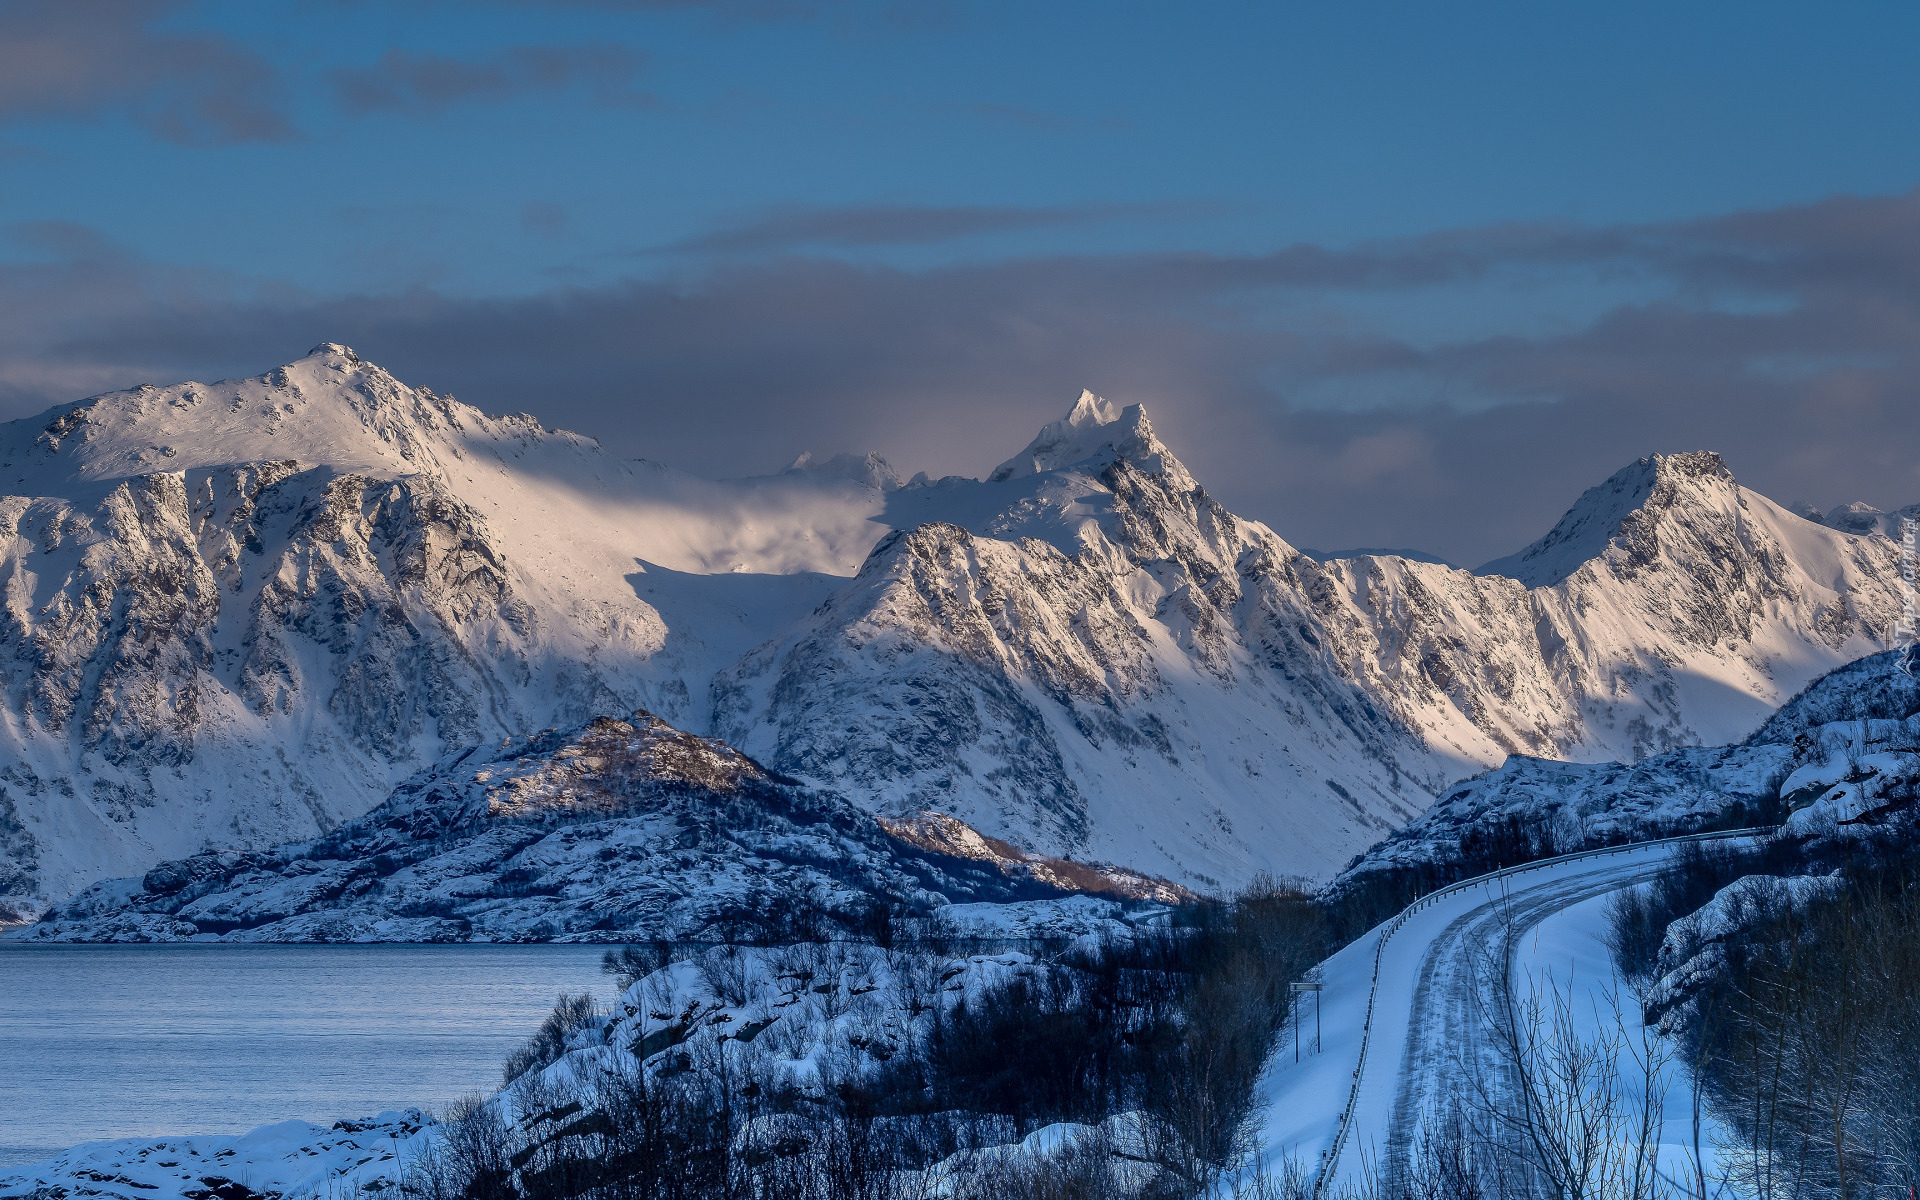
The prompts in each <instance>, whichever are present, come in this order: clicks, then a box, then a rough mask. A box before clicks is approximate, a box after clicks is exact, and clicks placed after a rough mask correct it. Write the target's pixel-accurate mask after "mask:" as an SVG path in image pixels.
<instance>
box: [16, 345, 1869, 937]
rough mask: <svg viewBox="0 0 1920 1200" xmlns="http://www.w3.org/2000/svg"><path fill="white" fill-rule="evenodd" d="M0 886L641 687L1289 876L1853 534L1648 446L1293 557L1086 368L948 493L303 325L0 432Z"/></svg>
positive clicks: (1550, 734) (1864, 568)
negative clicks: (276, 357)
mask: <svg viewBox="0 0 1920 1200" xmlns="http://www.w3.org/2000/svg"><path fill="white" fill-rule="evenodd" d="M0 492H5V493H9V494H6V495H0V525H3V526H4V529H5V532H6V533H8V534H10V536H8V537H6V538H4V540H0V578H4V581H5V589H6V591H5V613H4V615H0V673H3V674H4V688H5V695H4V704H3V705H0V761H4V766H0V895H10V896H14V897H16V898H19V897H26V898H29V900H31V899H32V898H54V897H58V896H61V895H65V894H68V893H70V892H72V891H73V890H74V889H76V888H77V887H79V886H81V885H83V884H85V883H87V882H88V881H90V880H93V879H97V878H101V877H104V876H111V875H126V874H137V873H138V872H140V871H143V870H145V869H146V868H147V867H148V866H150V865H151V864H152V863H153V862H155V861H158V860H159V859H161V858H166V857H179V856H182V855H188V854H191V853H194V852H196V851H199V850H202V849H210V848H216V847H242V848H248V847H261V846H266V845H271V844H274V843H278V842H285V841H292V840H298V839H303V838H310V837H313V836H315V835H318V834H321V833H324V832H325V831H326V830H328V829H330V828H333V827H334V826H335V825H337V824H339V823H340V822H342V821H345V820H348V819H351V818H353V817H355V816H357V815H359V814H361V813H364V812H366V811H367V810H368V809H370V808H371V807H373V806H374V805H375V804H377V803H379V802H380V801H381V800H382V799H383V798H384V797H386V796H387V795H388V793H389V791H390V790H391V789H392V788H393V787H394V786H395V785H396V784H397V783H399V782H400V781H401V780H403V779H405V778H407V777H408V776H410V775H411V774H413V773H414V772H415V771H417V770H419V769H421V768H423V767H425V766H426V765H428V764H430V763H432V762H434V761H435V760H436V759H438V758H439V757H440V756H442V755H443V754H445V753H447V752H449V751H452V750H455V749H458V748H461V747H464V746H468V745H471V744H474V743H478V742H498V741H500V740H501V739H505V738H508V737H513V736H521V735H525V734H527V733H529V732H530V731H534V730H539V729H542V728H546V727H549V726H564V725H568V724H572V723H576V722H578V721H581V720H585V719H588V718H591V717H594V716H601V715H619V714H624V713H626V712H629V711H631V710H632V709H633V708H635V707H639V706H645V707H646V708H648V709H649V710H651V711H653V712H657V713H659V714H661V716H662V717H664V718H666V719H668V720H671V721H673V722H674V723H676V724H677V725H679V726H681V727H684V728H687V729H690V730H692V731H694V732H697V733H713V734H716V735H718V736H721V737H724V738H725V739H727V740H728V741H730V742H733V743H734V744H737V745H739V746H741V747H742V748H743V749H744V750H746V751H747V752H748V753H751V754H753V755H754V756H756V757H757V758H759V759H761V760H762V761H765V762H767V763H768V764H769V765H770V766H772V767H773V768H774V769H776V770H779V771H782V772H785V773H788V774H791V775H793V776H796V777H799V778H802V779H804V780H806V781H808V782H809V783H812V784H815V785H818V786H821V787H826V788H831V789H835V790H839V791H841V792H843V793H844V794H846V795H847V796H848V797H849V798H850V799H852V800H854V801H856V802H858V803H861V804H865V805H868V806H869V807H871V808H873V809H875V810H877V811H879V812H881V813H884V814H886V815H887V816H889V818H893V819H901V818H906V817H910V816H911V815H913V814H915V813H920V812H924V811H929V810H931V811H936V812H940V813H946V814H950V815H952V816H954V817H956V818H959V819H963V820H965V821H967V822H969V823H971V824H972V825H974V826H976V827H978V828H979V829H980V830H982V831H983V832H984V833H987V834H990V835H994V836H999V837H1004V838H1006V839H1007V840H1009V841H1011V842H1013V843H1015V844H1018V845H1020V846H1022V847H1024V848H1026V849H1028V850H1031V851H1034V852H1038V853H1041V854H1051V855H1062V856H1068V857H1073V858H1080V859H1086V858H1091V859H1096V860H1102V861H1107V862H1112V863H1116V864H1120V865H1123V866H1127V867H1131V868H1135V869H1139V870H1143V871H1146V872H1149V873H1153V874H1157V875H1165V876H1168V877H1170V878H1172V879H1174V880H1176V881H1178V882H1180V883H1183V884H1185V885H1187V886H1192V887H1197V888H1201V889H1212V888H1218V887H1226V886H1231V885H1233V884H1235V883H1237V882H1239V881H1241V880H1244V879H1245V878H1247V877H1248V876H1249V875H1250V874H1251V873H1252V872H1254V871H1256V870H1273V871H1279V872H1283V873H1300V874H1306V875H1315V876H1318V875H1322V874H1324V873H1326V872H1327V871H1329V870H1330V869H1332V868H1333V867H1334V866H1336V865H1337V864H1339V863H1340V862H1342V861H1344V860H1345V859H1346V858H1348V857H1349V856H1350V855H1351V854H1353V853H1354V852H1355V851H1357V850H1359V849H1361V848H1362V847H1364V846H1366V845H1368V844H1370V843H1372V842H1373V841H1375V840H1377V839H1378V838H1379V837H1380V836H1381V835H1383V834H1384V833H1386V832H1387V831H1389V830H1391V829H1393V828H1396V827H1398V826H1400V825H1402V824H1404V823H1405V822H1406V821H1408V820H1409V819H1411V818H1412V817H1413V816H1414V815H1415V814H1416V813H1418V812H1419V811H1421V810H1422V809H1423V808H1425V807H1426V806H1427V804H1428V803H1429V802H1430V800H1431V798H1432V797H1433V796H1434V795H1435V794H1437V793H1438V792H1440V791H1442V790H1443V789H1445V788H1446V787H1447V786H1448V785H1449V784H1451V783H1453V782H1454V781H1456V780H1458V779H1460V778H1463V777H1465V776H1468V775H1471V774H1474V773H1476V772H1478V771H1480V770H1481V769H1483V768H1485V767H1487V766H1491V765H1494V764H1497V763H1499V762H1500V761H1501V760H1502V759H1503V758H1504V757H1505V756H1506V755H1508V754H1510V753H1520V754H1526V755H1532V756H1538V757H1544V758H1562V759H1574V760H1603V759H1616V758H1617V759H1624V760H1634V759H1638V758H1643V757H1646V756H1648V755H1652V754H1657V753H1660V752H1662V751H1665V750H1668V749H1671V748H1674V747H1679V746H1686V745H1692V744H1700V743H1703V742H1705V743H1714V742H1724V741H1729V740H1732V739H1734V738H1736V737H1738V736H1740V735H1742V734H1744V733H1745V732H1746V731H1747V730H1749V729H1751V728H1752V727H1753V726H1755V725H1757V724H1758V723H1759V722H1760V720H1761V719H1763V718H1764V716H1765V714H1766V713H1767V712H1768V711H1769V710H1770V709H1771V707H1772V706H1773V705H1775V704H1777V703H1779V702H1780V701H1781V700H1783V699H1784V698H1785V697H1786V696H1788V695H1790V694H1791V693H1792V692H1793V691H1794V690H1795V689H1796V688H1798V687H1799V686H1800V685H1801V684H1802V683H1804V682H1805V681H1806V680H1807V679H1809V678H1811V677H1812V676H1813V675H1815V674H1817V673H1819V672H1820V671H1821V670H1824V669H1826V668H1828V667H1831V666H1833V665H1835V664H1837V663H1840V662H1844V661H1847V660H1849V659H1852V658H1856V657H1858V656H1860V655H1862V654H1865V653H1869V652H1871V651H1873V650H1875V649H1878V648H1880V646H1881V638H1882V636H1883V635H1884V633H1885V631H1886V630H1887V629H1888V628H1889V627H1890V625H1891V623H1892V619H1893V617H1894V614H1895V611H1896V608H1897V599H1896V596H1897V574H1898V572H1897V551H1896V548H1895V546H1894V544H1893V543H1892V542H1891V541H1890V540H1888V539H1887V538H1886V537H1885V536H1884V534H1883V533H1880V532H1875V530H1877V529H1878V526H1875V527H1874V528H1873V529H1869V530H1868V531H1867V532H1865V533H1862V534H1854V533H1849V532H1846V531H1844V530H1841V529H1835V528H1833V527H1831V526H1830V525H1823V524H1817V523H1812V522H1809V521H1806V520H1804V519H1802V518H1800V517H1796V516H1794V515H1792V514H1790V513H1788V512H1786V511H1785V510H1782V509H1780V508H1778V507H1777V506H1775V505H1773V504H1772V503H1771V502H1770V501H1768V500H1766V499H1765V498H1763V497H1760V496H1758V495H1756V494H1754V493H1752V492H1750V491H1747V490H1745V489H1743V488H1741V487H1739V486H1738V485H1737V484H1736V483H1735V482H1734V480H1733V479H1732V477H1731V476H1730V475H1729V474H1728V472H1727V470H1726V467H1725V466H1724V464H1722V463H1721V462H1720V460H1719V459H1718V458H1717V457H1716V456H1714V455H1711V454H1683V455H1673V456H1665V457H1658V456H1656V457H1653V458H1649V459H1646V460H1643V461H1641V462H1639V463H1636V464H1633V465H1632V466H1630V467H1628V468H1627V469H1626V470H1624V471H1622V472H1621V473H1620V474H1619V475H1617V476H1615V478H1614V479H1612V480H1609V481H1608V482H1607V483H1605V484H1603V485H1601V486H1600V487H1598V488H1595V489H1593V490H1592V491H1590V492H1589V493H1588V494H1587V495H1586V496H1585V497H1583V498H1582V500H1581V501H1580V503H1579V504H1578V505H1576V507H1575V508H1574V509H1573V510H1572V511H1571V512H1569V514H1568V515H1567V517H1566V518H1565V519H1564V520H1563V521H1562V522H1561V523H1560V525H1559V526H1557V527H1556V528H1555V529H1554V530H1553V531H1552V532H1551V533H1550V534H1549V535H1548V536H1547V537H1546V538H1544V539H1542V541H1541V542H1539V543H1537V544H1536V545H1535V546H1533V547H1530V548H1528V549H1527V550H1526V551H1524V552H1522V553H1521V554H1520V555H1517V556H1516V557H1515V558H1514V559H1513V560H1509V561H1507V562H1504V563H1498V564H1490V566H1489V568H1487V569H1485V570H1484V571H1483V573H1480V574H1475V573H1470V572H1466V571H1460V570H1455V569H1453V568H1450V567H1447V566H1445V565H1444V564H1440V563H1430V562H1414V561H1410V560H1408V559H1405V558H1400V557H1395V556H1383V555H1363V556H1357V557H1351V558H1335V559H1331V560H1328V561H1324V562H1318V561H1315V560H1314V559H1312V558H1310V557H1308V556H1306V555H1303V554H1300V553H1298V552H1297V551H1295V550H1294V548H1293V547H1291V546H1290V545H1288V544H1287V543H1286V542H1285V541H1284V540H1282V539H1281V538H1280V537H1279V536H1278V535H1276V534H1275V533H1274V532H1273V531H1272V530H1270V529H1268V528H1266V527H1265V526H1263V525H1261V524H1259V523H1257V522H1252V521H1247V520H1244V519H1242V518H1239V517H1237V516H1235V515H1234V514H1233V513H1231V512H1229V511H1227V510H1226V509H1225V508H1224V507H1223V506H1222V505H1221V504H1220V503H1219V502H1218V501H1217V500H1215V499H1214V498H1213V497H1211V496H1210V495H1208V493H1207V492H1206V490H1205V489H1204V488H1203V487H1202V486H1201V485H1200V484H1199V483H1198V482H1197V481H1196V480H1195V479H1193V477H1192V476H1191V474H1190V473H1189V472H1188V471H1187V470H1186V468H1185V467H1184V466H1182V465H1181V463H1180V462H1179V461H1178V460H1177V458H1175V456H1174V455H1173V454H1172V453H1171V452H1170V451H1169V450H1168V449H1167V448H1166V446H1165V445H1164V444H1162V443H1161V442H1160V441H1159V439H1158V438H1157V437H1156V436H1155V435H1154V432H1153V428H1152V425H1151V423H1150V422H1149V421H1148V420H1147V418H1146V415H1145V414H1144V413H1143V412H1141V411H1140V410H1139V409H1138V408H1128V409H1124V410H1116V409H1115V408H1114V407H1113V406H1111V405H1109V404H1107V403H1106V402H1105V401H1103V400H1101V399H1099V398H1098V397H1095V396H1092V395H1091V394H1088V395H1085V396H1083V397H1082V398H1081V400H1080V402H1079V403H1078V404H1077V405H1076V406H1075V408H1074V410H1073V411H1072V412H1071V413H1070V414H1069V415H1068V416H1067V417H1065V418H1063V419H1062V420H1060V421H1057V422H1054V423H1053V424H1052V425H1049V426H1048V427H1047V428H1046V429H1045V430H1043V431H1042V433H1041V434H1040V436H1039V437H1037V438H1036V439H1035V440H1034V442H1033V444H1032V445H1030V446H1029V447H1027V449H1026V450H1025V451H1023V452H1022V453H1021V454H1019V455H1016V456H1015V457H1014V458H1013V459H1010V460H1009V461H1008V462H1007V463H1006V464H1003V465H1002V466H1001V467H1000V468H999V469H998V470H996V471H994V472H992V473H991V475H990V477H989V479H987V480H985V481H976V480H967V479H945V480H940V481H937V482H934V481H928V480H926V479H925V478H924V477H917V478H916V479H915V480H914V481H913V482H912V483H909V484H905V485H903V484H902V483H901V482H900V478H899V475H898V474H897V473H896V472H894V471H893V470H892V468H891V467H889V466H887V464H885V463H884V462H883V461H881V460H879V459H877V458H876V457H873V456H869V457H867V458H853V457H850V456H842V457H841V458H838V459H832V460H829V461H828V462H826V463H824V464H819V465H815V464H811V463H810V462H805V461H803V462H801V463H797V464H796V465H795V467H794V468H793V469H791V470H789V471H787V472H785V473H783V474H781V475H778V476H773V477H767V478H763V479H758V480H744V481H735V482H732V483H715V482H711V481H705V480H695V479H691V478H689V477H686V476H680V475H677V474H675V473H673V472H671V471H667V470H665V469H663V468H659V467H657V466H654V465H651V464H646V463H633V462H621V461H618V460H615V459H612V458H611V457H610V456H607V455H605V454H603V453H602V452H601V451H600V450H599V448H598V446H597V445H596V444H594V443H593V442H591V441H590V440H589V439H585V438H581V437H578V436H576V435H573V434H568V433H564V432H556V431H549V430H545V429H542V428H541V427H540V426H539V425H538V424H537V423H536V422H534V421H532V420H531V419H530V418H525V417H504V418H502V417H491V416H488V415H486V414H484V413H480V412H478V411H477V410H475V409H472V408H470V407H468V406H466V405H463V404H460V403H458V402H457V401H454V400H452V399H451V398H448V397H442V396H437V395H435V394H434V393H432V392H431V391H428V390H425V389H415V388H410V387H408V386H406V385H404V384H402V383H400V382H399V381H397V380H395V379H393V378H392V377H391V376H390V375H388V374H387V373H385V372H384V371H381V370H380V369H379V368H377V367H374V366H372V365H371V364H367V363H364V362H362V361H361V360H359V359H358V358H357V357H356V356H355V355H354V354H353V353H352V352H351V351H349V350H347V349H346V348H344V347H340V346H333V345H327V346H322V347H320V348H318V349H317V350H316V351H315V352H314V353H313V354H312V355H310V356H309V357H307V358H305V359H302V360H300V361H299V362H297V363H293V364H290V365H289V366H287V367H285V368H282V369H280V370H277V371H274V372H270V373H269V374H267V375H265V376H262V377H259V378H257V379H250V380H240V381H226V382H222V383H217V384H197V383H190V384H181V385H177V386H174V387H169V388H152V387H147V388H139V389H135V390H132V391H129V392H122V393H115V394H113V395H109V396H102V397H98V398H95V399H93V400H90V401H85V402H83V403H81V404H78V405H74V406H70V407H67V408H64V409H59V410H55V411H54V412H51V413H49V414H46V415H45V416H43V417H40V418H36V419H33V420H29V421H20V422H14V423H13V424H11V425H9V426H5V427H0Z"/></svg>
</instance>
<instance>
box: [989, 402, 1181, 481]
mask: <svg viewBox="0 0 1920 1200" xmlns="http://www.w3.org/2000/svg"><path fill="white" fill-rule="evenodd" d="M1103 455H1117V456H1119V457H1123V458H1127V459H1130V460H1132V461H1134V462H1136V463H1140V464H1142V465H1149V466H1152V467H1154V468H1157V469H1167V468H1168V467H1169V466H1171V467H1173V468H1177V469H1178V470H1179V472H1180V473H1181V474H1182V475H1183V476H1184V475H1185V474H1186V471H1185V468H1184V467H1180V466H1179V464H1178V463H1177V461H1175V460H1174V458H1173V456H1172V455H1171V454H1170V453H1168V451H1167V448H1166V447H1165V446H1163V445H1162V444H1161V443H1160V440H1159V439H1158V438H1157V437H1155V436H1154V432H1153V424H1152V422H1150V421H1148V420H1147V413H1146V410H1145V409H1144V408H1142V407H1140V406H1139V405H1138V404H1129V405H1127V406H1126V407H1125V408H1116V407H1115V406H1114V404H1113V402H1112V401H1110V400H1107V399H1105V398H1103V397H1100V396H1096V395H1094V394H1093V392H1091V391H1088V390H1082V391H1081V393H1080V398H1079V399H1078V400H1076V401H1075V402H1074V405H1073V408H1072V410H1071V411H1069V412H1068V413H1067V415H1066V416H1064V417H1062V418H1060V419H1059V420H1057V421H1049V422H1048V423H1047V424H1046V426H1045V427H1043V428H1042V429H1041V430H1040V432H1039V434H1038V435H1037V436H1035V437H1034V439H1033V440H1032V441H1031V442H1029V443H1027V448H1026V449H1024V450H1022V451H1021V452H1020V453H1018V454H1016V455H1014V456H1013V457H1012V458H1010V459H1008V460H1007V461H1006V462H1003V463H1001V464H1000V465H999V466H998V467H995V468H994V469H993V473H992V474H991V475H989V476H987V481H988V482H989V483H1003V482H1005V481H1007V480H1009V479H1019V478H1022V477H1023V476H1027V475H1040V474H1044V473H1046V472H1048V471H1057V470H1060V469H1061V468H1063V467H1071V466H1074V465H1076V464H1079V463H1082V462H1086V461H1087V460H1089V459H1094V458H1099V457H1101V456H1103Z"/></svg>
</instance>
